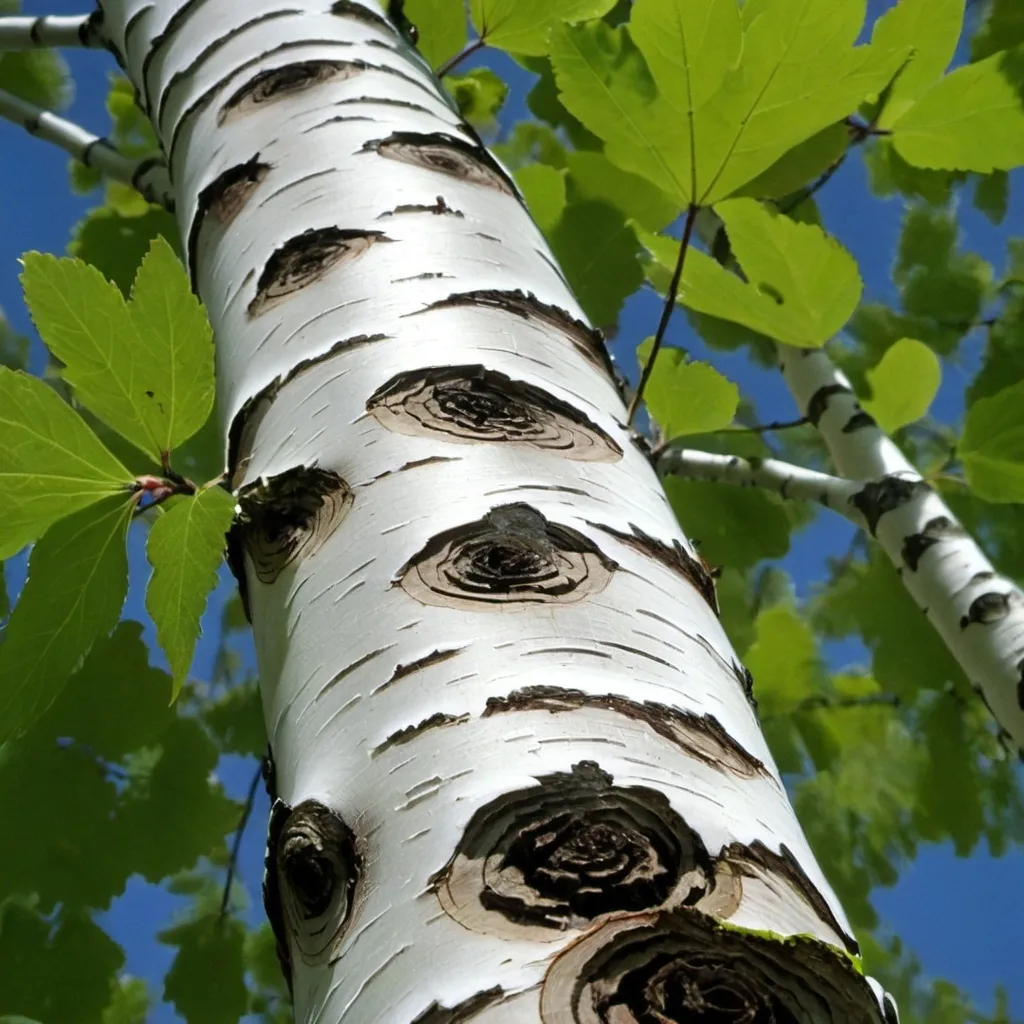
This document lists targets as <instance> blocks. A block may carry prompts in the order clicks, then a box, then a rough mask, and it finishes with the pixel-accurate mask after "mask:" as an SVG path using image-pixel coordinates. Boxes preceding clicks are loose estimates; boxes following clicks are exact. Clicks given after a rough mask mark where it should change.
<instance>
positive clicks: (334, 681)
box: [314, 644, 395, 700]
mask: <svg viewBox="0 0 1024 1024" xmlns="http://www.w3.org/2000/svg"><path fill="white" fill-rule="evenodd" d="M394 646H395V645H394V644H385V645H384V646H383V647H378V648H377V649H376V650H375V651H369V652H367V653H366V654H364V655H363V656H362V657H361V658H356V660H355V661H353V662H352V663H351V664H349V665H346V666H345V667H344V668H343V669H342V670H341V671H340V672H336V673H335V674H334V675H333V676H332V677H331V678H330V679H328V680H327V682H326V683H324V685H323V686H322V687H321V689H320V692H319V693H318V694H317V695H316V697H315V698H314V700H320V698H321V697H323V696H324V694H326V693H329V692H330V691H331V690H333V689H334V687H335V686H337V685H338V683H340V682H341V681H342V680H343V679H345V678H346V677H347V676H350V675H351V674H352V673H353V672H355V671H357V670H358V669H361V668H362V667H363V666H364V665H368V664H369V663H370V662H371V661H373V660H374V658H379V657H380V656H381V655H382V654H387V652H388V651H390V650H391V649H392V648H393V647H394Z"/></svg>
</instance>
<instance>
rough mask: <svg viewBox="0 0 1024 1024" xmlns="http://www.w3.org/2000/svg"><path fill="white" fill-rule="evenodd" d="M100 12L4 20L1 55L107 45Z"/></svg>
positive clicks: (0, 33)
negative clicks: (3, 53) (6, 52)
mask: <svg viewBox="0 0 1024 1024" xmlns="http://www.w3.org/2000/svg"><path fill="white" fill-rule="evenodd" d="M102 25H103V19H102V18H101V17H100V14H99V11H94V12H93V13H92V14H74V15H71V16H65V15H59V14H44V15H42V16H41V17H38V18H31V17H29V18H26V17H24V16H22V15H9V16H6V17H0V52H3V51H9V50H42V49H48V48H50V47H69V46H85V47H90V48H94V49H95V48H97V47H101V46H104V45H106V39H105V37H104V36H103V32H102Z"/></svg>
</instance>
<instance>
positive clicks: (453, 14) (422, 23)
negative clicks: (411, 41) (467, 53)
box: [404, 0, 467, 69]
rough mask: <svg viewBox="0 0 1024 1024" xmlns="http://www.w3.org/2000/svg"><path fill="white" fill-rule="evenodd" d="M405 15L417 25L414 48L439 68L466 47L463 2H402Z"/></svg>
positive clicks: (443, 0)
mask: <svg viewBox="0 0 1024 1024" xmlns="http://www.w3.org/2000/svg"><path fill="white" fill-rule="evenodd" d="M404 10H405V16H406V17H407V18H408V19H409V20H410V21H411V22H412V23H413V24H414V25H415V26H416V33H417V40H416V49H417V50H419V51H420V53H422V54H423V56H424V57H426V59H427V60H428V61H429V62H430V66H431V67H432V68H435V69H436V68H439V67H440V66H441V65H442V64H443V63H444V62H445V61H446V60H450V59H451V58H452V57H454V56H455V55H456V54H457V53H458V52H459V51H460V50H461V49H462V48H463V47H464V46H465V45H466V36H467V33H466V8H465V6H464V4H463V0H405V8H404Z"/></svg>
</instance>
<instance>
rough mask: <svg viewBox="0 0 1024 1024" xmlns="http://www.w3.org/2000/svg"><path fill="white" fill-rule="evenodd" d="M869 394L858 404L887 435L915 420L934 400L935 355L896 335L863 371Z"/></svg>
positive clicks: (936, 384) (937, 373)
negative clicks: (876, 362) (874, 362)
mask: <svg viewBox="0 0 1024 1024" xmlns="http://www.w3.org/2000/svg"><path fill="white" fill-rule="evenodd" d="M867 378H868V383H869V384H870V385H871V397H870V398H865V399H862V400H861V405H862V406H863V407H864V408H865V410H866V411H867V412H869V413H870V414H871V415H872V416H874V418H875V419H876V420H877V421H878V425H879V426H880V427H881V428H882V429H883V430H884V431H885V432H886V433H887V434H891V433H893V431H895V430H899V428H900V427H905V426H906V425H907V424H908V423H913V422H914V421H915V420H919V419H920V418H921V417H922V416H923V415H924V414H925V413H926V412H927V411H928V408H929V406H931V404H932V402H933V401H934V399H935V395H936V394H937V393H938V390H939V383H940V381H941V379H942V365H941V363H940V362H939V357H938V356H937V355H936V354H935V353H934V352H933V351H932V350H931V349H930V348H929V347H928V346H927V345H924V344H922V343H921V342H920V341H915V340H914V339H913V338H900V340H899V341H897V342H896V344H895V345H893V346H891V347H890V348H889V349H887V350H886V353H885V355H884V356H882V361H881V362H880V363H879V364H878V365H877V366H876V367H874V369H871V370H868V371H867Z"/></svg>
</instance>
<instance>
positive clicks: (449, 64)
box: [436, 39, 487, 78]
mask: <svg viewBox="0 0 1024 1024" xmlns="http://www.w3.org/2000/svg"><path fill="white" fill-rule="evenodd" d="M486 45H487V43H485V42H484V40H483V39H474V40H473V42H471V43H470V44H469V46H467V47H465V49H463V50H460V51H459V52H458V53H457V54H455V56H454V57H451V58H449V59H448V60H446V61H445V62H444V63H443V64H442V65H441V66H440V67H439V68H438V69H437V72H436V73H437V77H438V78H444V76H445V75H450V74H451V73H452V72H453V71H454V70H455V69H456V68H457V67H458V66H459V65H460V64H461V63H462V62H463V61H464V60H465V59H466V58H467V57H469V56H470V55H471V54H474V53H476V52H477V50H482V49H483V48H484V47H485V46H486Z"/></svg>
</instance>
